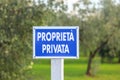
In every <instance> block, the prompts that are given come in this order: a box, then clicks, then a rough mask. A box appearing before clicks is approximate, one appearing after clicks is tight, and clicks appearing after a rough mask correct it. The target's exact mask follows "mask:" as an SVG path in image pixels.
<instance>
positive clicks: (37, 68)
mask: <svg viewBox="0 0 120 80" xmlns="http://www.w3.org/2000/svg"><path fill="white" fill-rule="evenodd" d="M95 62H96V63H95ZM93 65H94V66H93V67H92V68H93V70H92V71H93V73H94V74H95V76H94V77H88V76H86V75H85V72H86V67H87V59H86V58H80V59H79V60H74V59H73V60H65V66H64V69H65V70H64V73H65V74H64V75H65V80H119V79H120V64H100V63H99V61H98V62H97V61H94V64H93ZM27 75H28V77H29V79H28V80H50V60H41V59H39V60H34V65H33V68H32V69H31V70H29V71H28V74H27Z"/></svg>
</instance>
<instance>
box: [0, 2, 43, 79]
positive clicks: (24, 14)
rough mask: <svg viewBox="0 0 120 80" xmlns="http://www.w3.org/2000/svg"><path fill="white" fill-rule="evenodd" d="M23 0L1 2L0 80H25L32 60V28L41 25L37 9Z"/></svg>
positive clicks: (38, 7) (39, 12)
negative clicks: (26, 71)
mask: <svg viewBox="0 0 120 80" xmlns="http://www.w3.org/2000/svg"><path fill="white" fill-rule="evenodd" d="M30 4H31V5H32V4H33V3H29V2H27V1H26V0H22V1H20V0H3V1H1V2H0V80H22V79H25V77H24V76H25V70H27V69H29V65H30V61H31V59H32V26H33V25H42V23H43V19H42V17H41V16H42V15H43V14H42V13H43V11H42V10H41V7H40V6H35V5H32V6H31V5H30Z"/></svg>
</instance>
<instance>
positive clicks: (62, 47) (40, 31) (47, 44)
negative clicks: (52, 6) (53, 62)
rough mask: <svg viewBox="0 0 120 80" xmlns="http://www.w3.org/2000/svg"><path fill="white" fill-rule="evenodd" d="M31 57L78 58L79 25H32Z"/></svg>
mask: <svg viewBox="0 0 120 80" xmlns="http://www.w3.org/2000/svg"><path fill="white" fill-rule="evenodd" d="M33 58H79V27H78V26H48V27H47V26H34V27H33Z"/></svg>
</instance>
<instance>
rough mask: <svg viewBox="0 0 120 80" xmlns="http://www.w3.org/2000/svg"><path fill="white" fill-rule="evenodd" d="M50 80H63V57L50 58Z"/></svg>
mask: <svg viewBox="0 0 120 80" xmlns="http://www.w3.org/2000/svg"><path fill="white" fill-rule="evenodd" d="M51 80H64V59H51Z"/></svg>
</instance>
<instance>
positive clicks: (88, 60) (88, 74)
mask: <svg viewBox="0 0 120 80" xmlns="http://www.w3.org/2000/svg"><path fill="white" fill-rule="evenodd" d="M32 26H79V27H80V28H79V29H80V33H79V34H80V39H79V40H80V59H72V60H69V59H66V60H65V67H64V69H65V80H119V79H120V0H0V80H50V60H49V59H47V60H45V59H44V60H42V59H38V60H33V59H32V54H33V52H32Z"/></svg>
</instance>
